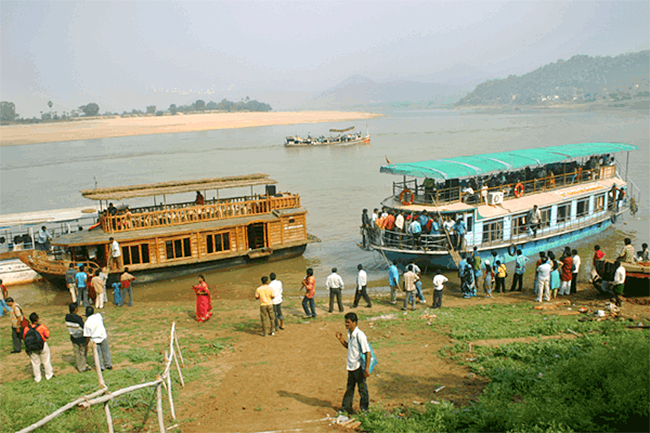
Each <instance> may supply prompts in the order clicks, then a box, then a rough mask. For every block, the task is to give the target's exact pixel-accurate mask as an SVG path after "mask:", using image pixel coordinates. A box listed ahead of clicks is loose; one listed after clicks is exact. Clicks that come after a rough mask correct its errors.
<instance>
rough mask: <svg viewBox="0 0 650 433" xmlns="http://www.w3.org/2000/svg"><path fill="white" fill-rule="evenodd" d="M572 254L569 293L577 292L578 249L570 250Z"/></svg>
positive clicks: (579, 261)
mask: <svg viewBox="0 0 650 433" xmlns="http://www.w3.org/2000/svg"><path fill="white" fill-rule="evenodd" d="M571 254H573V257H572V259H573V271H572V274H573V275H571V293H578V272H579V271H580V263H581V260H580V256H579V255H578V250H575V249H574V250H571Z"/></svg>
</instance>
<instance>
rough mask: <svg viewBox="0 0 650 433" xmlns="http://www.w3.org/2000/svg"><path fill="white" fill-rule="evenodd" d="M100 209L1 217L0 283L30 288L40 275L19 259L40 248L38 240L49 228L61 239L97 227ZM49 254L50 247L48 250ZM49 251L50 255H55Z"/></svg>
mask: <svg viewBox="0 0 650 433" xmlns="http://www.w3.org/2000/svg"><path fill="white" fill-rule="evenodd" d="M96 213H97V211H96V209H93V208H88V207H87V208H72V209H55V210H47V211H38V212H21V213H15V214H4V215H0V280H2V283H3V284H4V285H5V286H10V285H17V284H26V283H31V282H34V281H36V280H38V279H40V278H41V277H40V275H39V274H38V273H36V271H34V270H33V269H31V268H30V267H29V266H27V265H26V264H24V263H23V262H22V261H21V260H20V258H19V256H20V254H23V253H25V252H26V251H32V250H34V249H35V248H36V247H37V245H38V244H37V242H36V236H37V233H38V231H39V230H40V229H41V227H45V228H46V229H47V231H48V233H50V235H51V236H53V237H55V238H56V237H57V236H60V235H62V234H65V233H71V232H72V231H78V230H79V229H80V228H81V229H84V228H88V227H90V226H91V225H92V224H93V223H94V216H96ZM47 249H48V250H49V245H48V248H47ZM53 253H54V252H53V251H48V252H47V253H46V254H53Z"/></svg>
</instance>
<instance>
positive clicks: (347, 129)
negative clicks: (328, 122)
mask: <svg viewBox="0 0 650 433" xmlns="http://www.w3.org/2000/svg"><path fill="white" fill-rule="evenodd" d="M353 129H354V126H350V127H349V128H345V129H330V132H348V131H352V130H353Z"/></svg>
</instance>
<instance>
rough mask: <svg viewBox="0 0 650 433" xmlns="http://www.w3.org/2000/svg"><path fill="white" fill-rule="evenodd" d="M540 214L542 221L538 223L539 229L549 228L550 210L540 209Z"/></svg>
mask: <svg viewBox="0 0 650 433" xmlns="http://www.w3.org/2000/svg"><path fill="white" fill-rule="evenodd" d="M540 212H541V213H542V220H541V221H540V224H539V227H540V228H544V227H550V226H551V208H550V207H547V208H546V209H540Z"/></svg>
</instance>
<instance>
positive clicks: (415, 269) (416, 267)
mask: <svg viewBox="0 0 650 433" xmlns="http://www.w3.org/2000/svg"><path fill="white" fill-rule="evenodd" d="M410 266H412V267H413V272H415V274H416V275H420V273H421V272H422V269H420V267H419V266H418V265H416V264H415V263H411V264H410ZM408 268H409V267H408V266H407V267H406V269H408Z"/></svg>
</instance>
